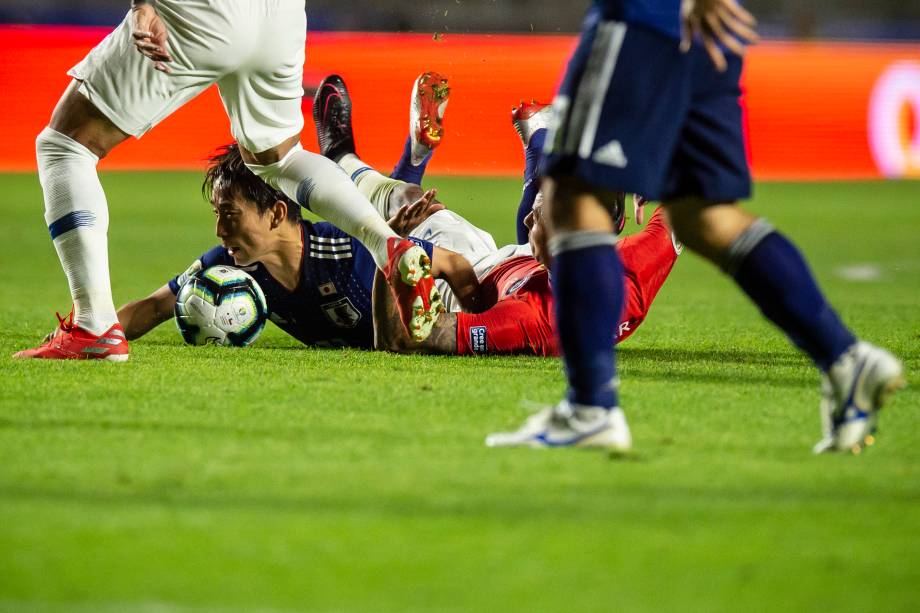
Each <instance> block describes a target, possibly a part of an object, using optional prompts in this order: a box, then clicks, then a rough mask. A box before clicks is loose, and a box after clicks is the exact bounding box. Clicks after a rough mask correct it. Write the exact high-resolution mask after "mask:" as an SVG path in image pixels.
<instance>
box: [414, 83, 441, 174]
mask: <svg viewBox="0 0 920 613" xmlns="http://www.w3.org/2000/svg"><path fill="white" fill-rule="evenodd" d="M449 98H450V87H449V86H448V84H447V77H443V76H441V75H440V74H438V73H436V72H430V71H429V72H423V73H422V74H420V75H419V77H418V78H417V79H416V80H415V85H413V86H412V102H411V104H410V106H409V135H410V138H411V139H412V156H411V157H412V165H413V166H418V165H419V164H421V163H422V162H423V161H424V160H425V156H427V155H428V154H429V153H431V150H432V149H434V148H436V147H437V146H438V145H440V144H441V137H442V136H443V135H444V127H443V121H444V111H445V110H446V109H447V102H448V99H449Z"/></svg>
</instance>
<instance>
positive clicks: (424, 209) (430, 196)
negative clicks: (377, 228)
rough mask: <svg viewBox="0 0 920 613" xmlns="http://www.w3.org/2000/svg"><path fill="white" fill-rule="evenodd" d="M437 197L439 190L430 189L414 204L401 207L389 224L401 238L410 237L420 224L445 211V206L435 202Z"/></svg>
mask: <svg viewBox="0 0 920 613" xmlns="http://www.w3.org/2000/svg"><path fill="white" fill-rule="evenodd" d="M437 195H438V190H436V189H429V190H428V191H426V192H425V193H424V194H422V197H421V198H419V199H418V200H416V201H415V202H413V203H412V204H407V205H404V206H402V207H400V208H399V210H398V211H396V214H395V215H393V217H392V218H391V219H390V220H389V221H388V222H387V223H388V224H389V225H390V227H391V228H393V231H394V232H396V233H397V234H399V235H400V236H408V235H409V233H410V232H412V230H414V229H415V228H416V226H418V225H419V224H420V223H422V222H423V221H425V220H426V219H428V218H429V217H431V216H432V215H434V214H435V213H437V212H438V211H443V210H444V208H445V207H444V205H443V204H441V203H440V202H435V201H434V199H435V196H437Z"/></svg>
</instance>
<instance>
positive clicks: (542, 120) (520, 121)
mask: <svg viewBox="0 0 920 613" xmlns="http://www.w3.org/2000/svg"><path fill="white" fill-rule="evenodd" d="M552 112H553V107H552V106H551V105H549V104H545V103H543V102H537V101H536V100H531V101H530V102H521V103H520V104H518V105H517V106H516V107H515V108H513V109H511V124H512V125H513V126H514V130H515V131H516V132H517V133H518V136H520V137H521V144H523V145H524V149H526V148H527V147H528V146H530V138H531V137H532V136H533V135H534V132H536V131H537V130H542V129H545V128H546V127H547V126H548V125H549V119H550V116H551V115H552Z"/></svg>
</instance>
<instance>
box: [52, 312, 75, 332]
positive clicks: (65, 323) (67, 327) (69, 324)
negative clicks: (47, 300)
mask: <svg viewBox="0 0 920 613" xmlns="http://www.w3.org/2000/svg"><path fill="white" fill-rule="evenodd" d="M54 314H55V316H56V317H57V319H58V327H59V328H60V329H61V330H63V331H64V332H70V331H71V330H73V309H71V311H70V314H69V315H68V316H67V317H66V318H65V317H61V314H60V313H58V312H57V311H55V313H54Z"/></svg>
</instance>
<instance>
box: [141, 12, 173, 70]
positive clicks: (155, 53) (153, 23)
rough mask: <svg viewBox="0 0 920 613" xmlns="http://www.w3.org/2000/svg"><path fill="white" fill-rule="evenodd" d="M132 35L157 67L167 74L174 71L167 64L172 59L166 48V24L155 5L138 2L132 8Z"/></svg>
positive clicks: (142, 51)
mask: <svg viewBox="0 0 920 613" xmlns="http://www.w3.org/2000/svg"><path fill="white" fill-rule="evenodd" d="M131 36H132V37H134V46H135V47H136V48H137V50H138V51H140V52H141V53H142V54H143V55H144V57H146V58H147V59H149V60H151V61H152V62H153V67H154V68H155V69H157V70H159V71H160V72H165V73H167V74H168V73H170V72H172V69H171V68H170V67H169V66H167V65H166V64H165V62H171V61H172V56H170V55H169V52H168V51H167V50H166V38H167V33H166V25H165V24H164V23H163V20H162V19H160V16H159V15H157V12H156V9H154V8H153V6H151V5H149V4H136V5H134V6H133V7H132V8H131Z"/></svg>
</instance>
